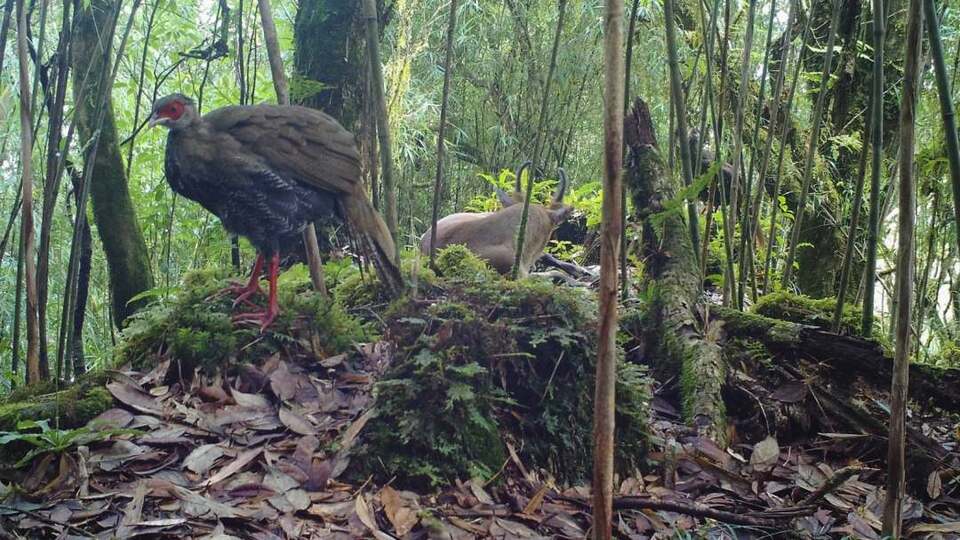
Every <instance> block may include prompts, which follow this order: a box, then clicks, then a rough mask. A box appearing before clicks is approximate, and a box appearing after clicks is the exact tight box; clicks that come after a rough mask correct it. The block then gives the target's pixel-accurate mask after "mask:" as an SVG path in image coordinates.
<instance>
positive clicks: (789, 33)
mask: <svg viewBox="0 0 960 540" xmlns="http://www.w3.org/2000/svg"><path fill="white" fill-rule="evenodd" d="M797 8H798V6H797V2H790V14H789V15H788V16H787V29H786V30H785V31H784V36H783V46H782V50H783V56H782V57H781V59H780V69H778V70H777V79H776V82H775V83H774V85H773V91H772V92H771V93H770V102H771V106H770V124H769V125H768V126H767V143H766V146H764V148H763V155H762V156H761V158H760V171H759V173H758V175H757V196H756V198H754V200H753V208H752V209H751V213H750V219H749V220H748V222H747V224H748V226H749V227H755V226H759V224H760V207H761V206H762V204H763V192H764V189H763V187H762V186H763V184H764V182H765V181H766V179H767V169H768V167H769V166H770V155H771V152H772V151H773V141H774V139H775V138H776V137H774V134H775V133H777V127H778V126H777V120H778V119H779V118H780V94H781V93H782V92H783V83H784V81H785V80H786V74H787V68H788V66H789V64H790V54H791V52H792V51H793V42H792V38H793V21H794V20H795V19H796V16H797ZM811 15H812V13H811ZM802 39H804V40H805V39H806V33H804V35H803V38H802ZM768 49H769V46H768ZM795 82H796V79H794V83H795ZM794 88H795V86H794V87H791V90H790V100H789V101H788V104H787V107H786V108H785V109H784V112H783V116H784V126H786V125H787V124H788V122H787V119H789V117H790V108H789V106H790V103H791V102H792V100H793V89H794ZM783 133H786V132H785V131H784V132H783ZM781 137H783V136H782V135H781ZM781 141H782V138H781ZM780 153H781V156H782V154H783V145H782V142H781V147H780ZM780 163H783V160H782V159H781V160H780ZM779 183H780V177H779V175H778V176H777V178H776V180H775V184H776V185H777V187H778V188H779ZM776 191H777V190H776V189H775V190H774V192H773V196H772V201H771V202H772V204H773V205H776V204H778V201H777V193H776ZM752 234H753V233H752V232H751V233H750V236H752ZM772 241H773V239H772V238H770V239H769V240H768V242H772ZM747 246H748V248H747V249H748V250H749V251H748V256H749V258H750V264H751V265H752V264H753V242H752V241H750V242H748V244H747ZM769 251H770V244H769V243H768V244H767V252H768V254H769ZM768 260H769V259H768ZM763 287H766V283H764V285H763ZM753 289H754V291H753V292H754V295H756V284H754V288H753ZM763 292H764V293H767V292H769V291H767V290H766V289H764V291H763Z"/></svg>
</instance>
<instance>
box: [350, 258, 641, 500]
mask: <svg viewBox="0 0 960 540" xmlns="http://www.w3.org/2000/svg"><path fill="white" fill-rule="evenodd" d="M437 267H438V270H439V272H440V274H441V275H443V276H444V278H442V279H438V283H437V284H438V286H440V287H442V289H443V294H441V295H437V296H436V297H435V298H433V299H432V300H429V301H427V300H416V299H411V298H406V299H401V300H400V301H398V302H397V303H395V304H394V305H393V306H392V308H391V309H390V311H389V312H388V313H387V314H386V315H385V319H386V322H387V327H388V336H389V337H390V338H391V339H392V340H393V341H395V342H396V343H397V351H396V354H395V358H394V360H393V364H392V366H391V367H390V368H389V370H388V371H387V372H386V373H385V374H384V376H383V377H382V378H381V380H380V381H379V382H378V383H377V385H376V387H375V400H376V401H375V406H376V409H377V417H376V418H374V419H373V420H371V421H370V423H369V424H367V426H366V428H365V430H364V432H363V434H362V444H361V445H360V447H359V448H358V450H357V454H356V455H355V458H354V461H353V464H352V466H351V467H352V468H353V474H355V475H356V476H357V477H361V476H362V477H365V476H366V475H369V474H373V475H374V476H375V477H377V478H378V479H382V480H388V479H391V478H395V479H396V481H397V482H399V483H400V484H406V485H414V486H424V485H439V484H444V483H447V482H450V481H452V480H453V479H456V478H460V479H464V478H469V477H481V478H484V479H488V478H490V477H492V476H493V475H494V474H495V473H496V471H498V470H499V469H500V468H501V467H502V466H503V465H504V463H505V462H506V460H507V455H508V453H507V444H512V445H513V447H514V448H515V449H516V450H517V451H518V452H519V453H520V458H521V460H522V461H523V463H524V464H525V465H526V466H527V467H529V468H542V469H545V470H547V471H549V472H550V473H551V474H553V475H554V476H555V477H557V478H558V479H560V480H561V481H571V482H573V481H582V480H584V479H587V478H588V477H589V471H590V467H591V463H590V459H591V458H590V456H591V441H592V437H591V429H592V410H593V409H592V404H593V386H594V382H593V374H594V361H595V357H596V329H597V319H596V313H597V306H596V301H595V297H594V295H593V294H592V293H590V292H589V291H584V290H580V289H573V288H566V287H556V286H554V285H553V284H551V283H549V282H548V281H546V280H541V279H536V278H530V279H524V280H519V281H511V280H507V279H503V278H502V277H500V276H499V275H497V274H496V273H494V272H491V271H489V269H488V268H487V267H486V265H485V264H484V263H482V262H481V261H479V260H478V259H477V258H476V257H474V256H473V255H471V254H470V253H469V252H467V251H466V250H463V249H462V248H451V251H444V252H441V254H440V257H438V259H437ZM617 396H618V399H617V443H618V446H617V461H618V464H619V466H620V467H621V470H623V471H629V470H632V469H633V468H634V467H636V466H637V464H638V463H639V462H640V461H641V460H642V459H643V457H644V447H645V431H646V420H647V414H648V412H647V411H648V403H649V399H650V394H649V389H648V380H647V378H646V375H645V373H644V372H643V370H642V368H640V367H639V366H636V365H632V364H624V363H623V362H621V367H620V372H619V380H618V387H617Z"/></svg>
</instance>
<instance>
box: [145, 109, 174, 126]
mask: <svg viewBox="0 0 960 540" xmlns="http://www.w3.org/2000/svg"><path fill="white" fill-rule="evenodd" d="M169 121H170V119H169V118H167V117H165V116H157V115H156V113H154V114H153V116H151V117H150V120H149V121H148V122H147V127H148V128H153V127H156V126H165V125H167V122H169Z"/></svg>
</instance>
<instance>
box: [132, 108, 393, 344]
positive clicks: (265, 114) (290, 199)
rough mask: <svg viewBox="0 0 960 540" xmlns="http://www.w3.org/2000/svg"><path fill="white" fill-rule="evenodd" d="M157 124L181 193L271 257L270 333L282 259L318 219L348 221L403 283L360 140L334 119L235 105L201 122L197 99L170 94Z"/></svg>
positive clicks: (246, 291)
mask: <svg viewBox="0 0 960 540" xmlns="http://www.w3.org/2000/svg"><path fill="white" fill-rule="evenodd" d="M149 123H150V125H162V126H165V127H167V128H168V129H169V130H170V131H169V134H168V135H167V149H166V156H165V159H164V171H165V173H166V177H167V182H168V183H169V184H170V187H171V188H172V189H173V191H174V192H176V193H178V194H180V195H182V196H184V197H186V198H188V199H191V200H194V201H196V202H198V203H200V205H201V206H203V207H204V208H205V209H207V210H208V211H210V212H211V213H213V214H215V215H216V216H217V217H219V218H220V221H221V222H222V223H223V226H224V227H225V228H226V229H227V230H228V231H230V232H232V233H235V234H238V235H241V236H244V237H246V238H247V239H249V240H250V243H252V244H253V245H254V246H255V247H256V248H257V250H258V252H259V253H261V254H264V255H266V256H268V257H269V258H270V262H271V264H270V265H269V274H270V275H269V278H270V285H271V291H270V296H269V300H270V305H269V306H268V309H267V311H266V312H264V313H262V314H260V315H261V317H260V319H259V320H260V321H261V322H262V323H263V324H262V325H263V327H264V328H265V327H266V326H268V325H269V323H270V322H272V320H273V318H274V317H276V314H277V313H278V311H279V310H278V309H277V306H276V291H275V287H276V285H275V284H276V275H275V274H276V272H278V271H279V266H278V265H274V264H273V259H274V257H275V256H276V255H277V254H278V251H279V250H280V248H281V247H283V246H285V245H289V244H292V243H293V242H295V241H297V240H298V238H299V237H300V235H301V233H302V231H303V230H304V228H305V227H306V225H307V224H308V223H311V222H313V221H317V220H319V219H320V218H324V217H328V216H337V217H339V218H341V219H343V220H345V221H346V222H347V223H348V224H349V225H350V227H351V230H353V231H354V232H355V233H357V236H359V237H360V241H361V242H365V244H364V245H365V246H368V247H369V248H371V249H370V250H369V251H370V253H369V255H370V256H371V257H372V258H373V262H374V266H375V267H376V268H377V269H378V271H381V269H384V268H385V269H386V270H387V271H389V272H390V273H391V275H390V276H388V277H391V278H395V279H396V280H397V281H398V282H399V270H397V269H396V264H395V262H394V260H393V256H394V244H393V240H392V237H391V236H390V233H389V231H388V230H387V227H386V224H385V223H384V222H383V220H382V219H381V218H380V216H379V214H377V213H376V211H375V210H374V209H373V206H372V204H371V203H370V201H369V200H367V198H366V194H365V192H364V191H363V186H362V181H361V175H360V155H359V151H358V149H357V146H356V142H355V139H354V137H353V135H352V134H351V133H350V132H348V131H347V130H346V129H344V128H343V127H342V126H340V124H339V123H338V122H337V121H336V120H334V119H333V118H332V117H330V116H328V115H326V114H324V113H323V112H320V111H317V110H314V109H308V108H305V107H296V106H277V105H255V106H228V107H223V108H220V109H217V110H214V111H211V112H209V113H207V114H205V115H204V116H202V117H201V116H200V115H199V114H198V113H197V110H196V106H195V105H194V103H193V100H191V99H190V98H188V97H186V96H184V95H182V94H172V95H170V96H167V97H164V98H162V99H160V100H157V102H156V103H154V107H153V113H152V115H151V117H150V122H149ZM263 262H264V261H262V260H261V261H260V264H259V265H258V266H262V265H263ZM257 274H259V272H258V273H257ZM381 274H382V272H381ZM258 278H259V276H258V275H254V276H251V281H250V283H249V284H248V285H247V286H246V287H244V288H243V289H241V291H240V292H241V295H242V299H243V300H246V299H248V298H249V297H250V296H251V295H252V294H254V293H256V292H257V290H258V288H259V287H258V285H257V284H256V281H257V279H258ZM250 319H251V317H244V320H250Z"/></svg>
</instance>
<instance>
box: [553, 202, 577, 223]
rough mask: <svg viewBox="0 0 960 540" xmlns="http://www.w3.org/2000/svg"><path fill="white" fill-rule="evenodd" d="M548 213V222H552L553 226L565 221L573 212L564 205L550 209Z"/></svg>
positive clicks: (570, 207)
mask: <svg viewBox="0 0 960 540" xmlns="http://www.w3.org/2000/svg"><path fill="white" fill-rule="evenodd" d="M549 212H550V221H552V222H553V224H554V225H559V224H561V223H563V222H564V221H566V220H567V218H568V217H570V213H571V212H573V207H572V206H566V205H564V206H561V207H559V208H554V209H551V210H549Z"/></svg>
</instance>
